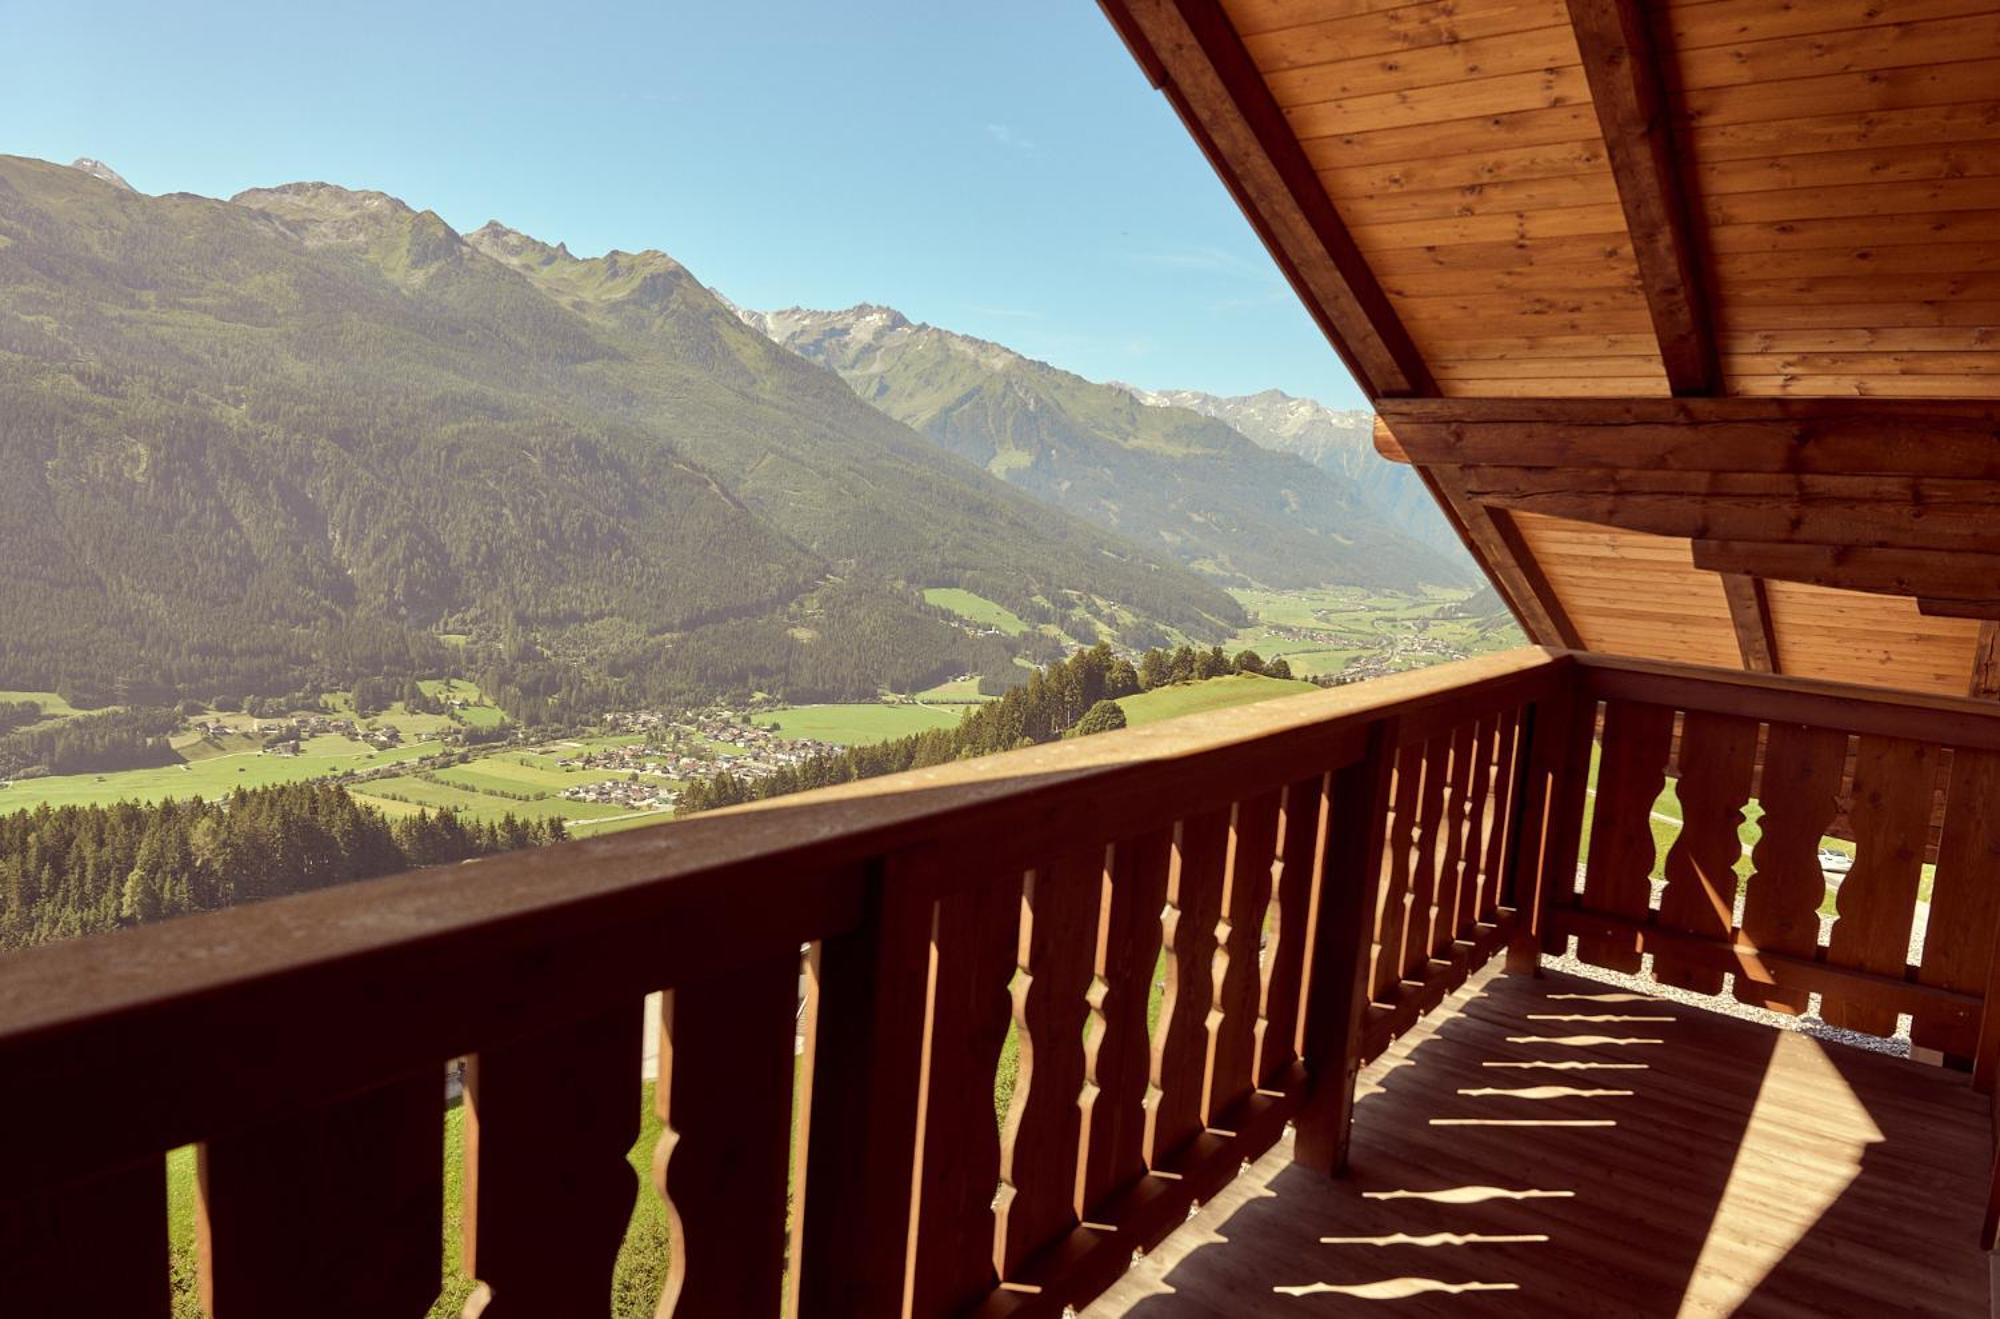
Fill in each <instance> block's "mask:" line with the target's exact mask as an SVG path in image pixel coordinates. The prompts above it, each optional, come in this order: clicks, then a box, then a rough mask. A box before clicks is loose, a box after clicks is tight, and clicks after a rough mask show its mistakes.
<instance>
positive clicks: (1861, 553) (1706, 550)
mask: <svg viewBox="0 0 2000 1319" xmlns="http://www.w3.org/2000/svg"><path fill="white" fill-rule="evenodd" d="M1694 566H1695V567H1697V568H1704V569H1706V570H1708V571H1710V572H1719V573H1749V574H1754V575H1756V576H1758V577H1767V578H1768V577H1775V578H1777V579H1778V580H1779V581H1785V582H1801V583H1803V584H1805V585H1807V586H1830V587H1834V588H1836V589H1838V590H1842V591H1868V592H1872V593H1873V594H1876V595H1911V596H1918V597H1921V598H1928V599H1933V600H1982V599H1989V598H1992V597H1993V596H1995V595H1996V594H2000V554H1977V553H1965V552H1959V553H1951V552H1947V551H1942V550H1914V549H1901V548H1884V547H1881V546H1872V545H1801V544H1784V543H1779V542H1772V541H1738V540H1697V541H1695V542H1694Z"/></svg>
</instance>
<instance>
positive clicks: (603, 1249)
mask: <svg viewBox="0 0 2000 1319" xmlns="http://www.w3.org/2000/svg"><path fill="white" fill-rule="evenodd" d="M643 1020H644V1004H643V1002H642V1001H641V1000H639V999H634V1000H632V1001H631V1002H630V1003H626V1004H622V1005H620V1006H619V1007H618V1008H616V1009H614V1010H612V1011H609V1012H605V1013H603V1014H601V1015H599V1016H596V1017H592V1018H590V1019H588V1020H586V1021H580V1022H573V1023H571V1024H569V1025H567V1026H564V1027H562V1028H560V1029H558V1030H555V1031H551V1032H549V1033H547V1034H545V1035H538V1036H535V1037H533V1038H531V1039H526V1040H520V1041H516V1042H513V1043H510V1044H505V1045H501V1046H498V1047H496V1048H491V1049H485V1050H482V1051H481V1052H480V1053H479V1055H478V1056H477V1057H475V1058H473V1059H472V1060H471V1062H470V1064H469V1065H468V1067H467V1069H466V1087H465V1098H466V1122H465V1219H464V1229H463V1236H464V1243H465V1246H464V1249H465V1270H466V1272H467V1273H469V1274H471V1275H472V1276H473V1277H475V1278H477V1279H479V1282H480V1287H479V1290H478V1291H477V1292H476V1293H474V1295H473V1298H472V1300H471V1301H470V1302H469V1303H468V1305H467V1306H466V1315H467V1316H468V1319H471V1316H475V1315H477V1316H480V1317H481V1319H533V1316H536V1315H547V1314H586V1313H603V1312H606V1311H608V1310H609V1309H610V1306H611V1273H612V1268H613V1265H614V1264H616V1262H617V1259H618V1247H619V1244H620V1243H621V1242H622V1241H623V1240H624V1237H625V1227H626V1224H627V1223H628V1222H630V1221H631V1217H632V1204H633V1200H634V1198H635V1197H636V1195H637V1192H638V1178H637V1177H636V1176H635V1175H634V1174H633V1172H632V1165H631V1164H630V1163H628V1162H627V1161H626V1156H627V1155H628V1154H629V1153H630V1151H631V1149H632V1143H633V1142H634V1141H636V1140H637V1139H638V1138H639V1103H640V1098H639V1087H640V1078H639V1062H640V1032H641V1029H642V1023H643Z"/></svg>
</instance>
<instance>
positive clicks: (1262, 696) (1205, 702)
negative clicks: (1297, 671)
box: [1118, 673, 1317, 726]
mask: <svg viewBox="0 0 2000 1319" xmlns="http://www.w3.org/2000/svg"><path fill="white" fill-rule="evenodd" d="M1314 690H1317V689H1316V688H1314V686H1313V685H1312V684H1311V683H1309V682H1300V681H1298V680H1297V679H1289V680H1288V679H1285V678H1266V677H1264V676H1262V675H1261V674H1256V673H1232V674H1229V675H1228V676H1227V677H1222V678H1210V679H1209V680H1208V681H1207V682H1188V683H1181V684H1179V685H1177V686H1173V687H1156V688H1154V689H1153V690H1152V691H1149V692H1141V693H1139V694H1138V695H1137V696H1127V697H1125V698H1123V699H1122V700H1120V701H1119V702H1118V704H1119V705H1120V706H1121V707H1123V709H1124V711H1125V721H1126V723H1127V724H1129V725H1133V726H1137V725H1140V724H1152V723H1158V722H1159V721H1160V720H1162V719H1174V718H1178V717H1179V716H1181V715H1184V714H1200V713H1201V712H1202V711H1204V710H1224V709H1227V708H1229V707H1230V706H1232V705H1248V704H1250V703H1251V702H1252V701H1268V700H1270V699H1271V698H1272V697H1274V696H1296V695H1297V694H1298V693H1300V692H1309V691H1314Z"/></svg>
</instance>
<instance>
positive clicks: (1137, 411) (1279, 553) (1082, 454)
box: [741, 304, 1473, 589]
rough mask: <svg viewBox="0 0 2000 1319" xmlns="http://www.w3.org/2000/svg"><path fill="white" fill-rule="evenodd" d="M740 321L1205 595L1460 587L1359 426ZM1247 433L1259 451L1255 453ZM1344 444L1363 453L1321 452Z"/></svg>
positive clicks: (823, 314)
mask: <svg viewBox="0 0 2000 1319" xmlns="http://www.w3.org/2000/svg"><path fill="white" fill-rule="evenodd" d="M741 315H742V316H743V318H744V319H745V320H746V321H747V322H749V323H750V324H752V325H755V326H756V327H757V328H759V329H761V330H763V331H764V332H765V333H766V334H768V335H770V336H771V338H772V339H773V340H775V341H776V342H778V343H781V344H784V345H785V346H786V347H788V348H791V349H792V350H793V351H795V352H797V353H798V354H800V355H801V356H802V357H805V358H806V359H807V360H808V361H812V362H816V363H818V364H819V365H821V366H825V367H827V368H828V369H830V370H832V371H834V372H836V373H838V374H839V375H840V377H841V378H842V379H843V380H845V381H847V383H848V384H849V385H851V386H852V387H853V389H854V391H855V393H857V394H859V395H860V396H861V397H862V398H864V399H866V400H868V401H869V402H870V403H873V404H874V405H875V406H876V407H878V408H880V409H881V410H882V411H884V412H886V413H887V414H888V415H890V416H891V417H894V418H895V419H896V420H898V421H900V422H903V423H905V424H906V425H909V426H911V427H913V428H914V429H916V430H917V431H919V432H921V433H922V434H925V435H928V436H930V437H931V438H932V439H933V440H935V441H937V443H938V444H939V445H941V446H943V447H944V448H946V449H948V450H950V451H951V452H953V453H955V454H958V455H959V456H960V457H962V458H965V459H966V460H967V461H969V462H972V463H976V464H978V465H979V466H980V467H982V468H984V469H986V470H987V471H988V472H991V473H992V474H993V475H995V476H998V477H1001V478H1003V479H1005V480H1006V481H1008V482H1009V483H1011V484H1013V485H1015V486H1018V487H1020V488H1021V489H1023V490H1026V491H1029V492H1030V493H1032V494H1034V495H1035V496H1036V497H1037V498H1038V499H1041V500H1043V501H1045V502H1047V503H1050V504H1053V505H1055V506H1056V507H1059V508H1062V509H1065V510H1067V511H1069V512H1072V513H1075V514H1077V515H1078V516H1080V517H1083V518H1085V519H1087V520H1089V521H1091V522H1093V523H1095V524H1097V525H1098V526H1101V527H1103V528H1105V529H1106V530H1109V531H1113V532H1116V533H1118V534H1119V535H1121V536H1124V537H1125V538H1127V539H1129V540H1131V541H1133V542H1135V543H1137V544H1138V545H1140V546H1142V547H1144V548H1147V549H1150V550H1153V551H1155V552H1159V553H1164V554H1168V555H1171V556H1173V557H1174V558H1176V559H1178V560H1180V561H1181V562H1183V563H1185V564H1187V565H1188V566H1189V567H1191V568H1194V569H1195V570H1197V571H1199V572H1202V573H1203V574H1205V575H1207V576H1210V577H1212V578H1214V579H1216V580H1219V581H1223V582H1226V583H1229V584H1232V585H1243V586H1248V585H1253V584H1262V585H1266V586H1276V587H1309V586H1323V585H1327V584H1329V583H1341V584H1350V585H1359V586H1373V587H1388V588H1398V589H1410V588H1414V587H1416V586H1418V585H1420V584H1423V583H1426V582H1428V583H1433V584H1438V585H1445V584H1458V583H1462V582H1466V581H1469V580H1471V577H1472V574H1473V569H1472V565H1471V563H1470V561H1469V560H1468V559H1467V558H1466V557H1465V554H1464V551H1463V549H1462V548H1461V547H1460V546H1459V543H1458V541H1457V539H1456V538H1455V537H1452V536H1451V532H1450V529H1449V528H1448V527H1445V528H1444V532H1445V535H1446V537H1448V538H1449V544H1448V546H1446V545H1441V544H1440V543H1439V542H1438V541H1436V540H1435V539H1434V538H1432V537H1431V536H1429V535H1428V532H1429V531H1430V527H1429V525H1428V524H1427V523H1423V522H1422V521H1421V520H1420V519H1417V518H1412V517H1411V515H1412V513H1413V512H1414V510H1413V509H1412V508H1410V507H1409V506H1408V505H1407V504H1406V503H1405V502H1404V501H1402V500H1400V499H1398V498H1397V497H1396V494H1395V492H1393V491H1391V490H1389V489H1387V488H1386V487H1380V488H1371V487H1369V486H1368V485H1367V484H1366V483H1365V482H1364V481H1362V480H1360V479H1357V478H1358V475H1359V474H1360V473H1363V472H1371V471H1372V469H1374V468H1381V467H1389V466H1391V465H1390V464H1388V463H1384V462H1382V461H1381V460H1380V458H1378V457H1377V456H1376V455H1375V454H1374V452H1373V450H1372V449H1371V448H1369V432H1368V429H1367V419H1366V415H1365V414H1337V413H1332V412H1330V411H1329V410H1327V409H1325V408H1322V407H1320V405H1319V404H1316V403H1312V402H1311V401H1310V400H1304V399H1299V400H1290V401H1291V402H1292V403H1294V404H1298V405H1301V406H1302V407H1303V408H1306V409H1312V410H1314V411H1315V412H1316V413H1317V414H1318V415H1316V416H1314V417H1313V423H1314V424H1313V426H1311V427H1293V428H1290V429H1284V428H1282V427H1278V426H1273V427H1266V426H1265V425H1264V424H1263V421H1262V418H1263V417H1264V416H1265V415H1266V414H1265V412H1264V411H1263V410H1261V409H1259V408H1257V407H1255V406H1248V404H1249V403H1250V401H1249V400H1233V399H1218V398H1215V397H1213V396H1210V395H1205V394H1192V393H1190V394H1183V395H1174V396H1171V397H1169V396H1163V395H1157V394H1145V393H1143V392H1140V391H1137V390H1134V389H1132V388H1131V387H1129V386H1124V385H1118V384H1100V383H1097V382H1093V381H1089V380H1086V379H1084V378H1083V377H1081V376H1079V375H1076V374H1074V373H1072V372H1069V371H1064V370H1061V369H1060V368H1058V367H1054V366H1051V365H1049V364H1048V363H1046V362H1039V361H1036V360H1034V359H1032V358H1029V357H1025V356H1023V355H1022V354H1020V353H1017V352H1014V351H1013V350H1011V349H1009V348H1006V347H1003V346H1001V345H999V344H995V343H990V342H987V341H986V340H983V339H975V338H972V337H969V336H967V335H962V334H956V333H953V332H952V331H949V330H944V329H940V328H938V327H936V326H933V325H922V324H916V323H913V322H911V321H910V320H909V318H908V317H906V316H904V315H902V314H901V313H900V312H897V311H895V310H894V309H892V308H888V307H880V306H872V305H865V304H864V305H862V306H857V307H850V308H848V309H846V310H845V311H808V310H804V309H801V308H796V307H794V308H788V309H785V310H783V311H771V312H758V311H749V310H745V311H742V312H741ZM1257 397H1258V398H1261V397H1262V396H1257ZM1280 397H1282V396H1280ZM1237 404H1245V405H1246V406H1241V407H1238V406H1235V405H1237ZM1356 415H1359V416H1360V418H1361V421H1360V425H1359V429H1358V430H1356V428H1355V427H1354V426H1353V424H1352V423H1351V422H1350V420H1349V419H1350V418H1352V417H1354V416H1356ZM1252 427H1254V428H1256V429H1257V430H1261V431H1264V432H1265V434H1267V435H1270V436H1271V437H1272V439H1271V440H1270V441H1267V442H1266V443H1258V442H1257V440H1260V439H1264V438H1265V437H1264V435H1258V436H1257V437H1256V439H1253V438H1251V428H1252ZM1353 434H1358V436H1359V446H1360V447H1359V450H1356V449H1355V447H1354V445H1353V444H1352V443H1348V444H1345V445H1344V446H1343V445H1342V444H1340V443H1337V442H1331V441H1329V439H1328V437H1329V436H1332V437H1344V436H1347V435H1353ZM1299 437H1302V438H1303V439H1304V440H1305V441H1306V443H1305V444H1301V443H1300V442H1299ZM1315 441H1316V442H1318V447H1317V448H1311V447H1309V445H1310V444H1311V443H1312V442H1315ZM1309 460H1310V461H1309ZM1417 492H1418V494H1419V495H1420V496H1421V495H1423V491H1422V489H1421V487H1418V489H1417ZM1423 503H1424V505H1425V506H1426V507H1430V501H1429V499H1428V497H1427V496H1426V497H1424V499H1423ZM1399 520H1410V521H1412V522H1413V523H1414V524H1415V525H1416V526H1417V527H1419V528H1420V529H1421V530H1420V534H1419V535H1417V536H1413V535H1411V534H1410V533H1409V532H1408V531H1406V530H1405V529H1404V528H1403V527H1401V526H1399V525H1398V521H1399ZM1439 521H1440V523H1441V522H1442V519H1439Z"/></svg>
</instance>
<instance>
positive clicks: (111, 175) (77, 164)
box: [69, 156, 139, 192]
mask: <svg viewBox="0 0 2000 1319" xmlns="http://www.w3.org/2000/svg"><path fill="white" fill-rule="evenodd" d="M69 167H70V168H71V169H76V170H82V171H83V172H84V173H85V174H88V175H90V177H92V178H93V179H103V180H104V181H105V182H106V183H108V184H110V185H111V186H112V187H114V188H123V189H124V190H125V191H127V192H137V191H139V190H138V189H137V188H135V187H133V186H132V185H131V184H129V183H127V182H126V181H125V179H124V176H123V175H121V174H119V172H118V171H117V170H115V169H113V168H111V166H109V165H107V164H105V163H104V162H103V161H101V160H93V159H91V158H90V157H89V156H78V157H77V158H76V159H75V160H72V161H71V162H70V163H69Z"/></svg>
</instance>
